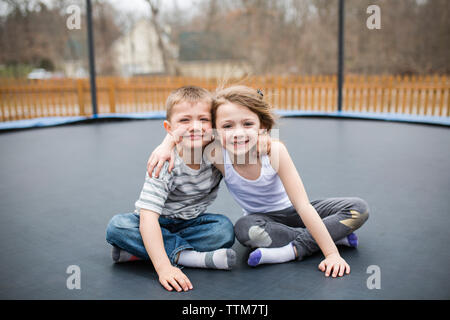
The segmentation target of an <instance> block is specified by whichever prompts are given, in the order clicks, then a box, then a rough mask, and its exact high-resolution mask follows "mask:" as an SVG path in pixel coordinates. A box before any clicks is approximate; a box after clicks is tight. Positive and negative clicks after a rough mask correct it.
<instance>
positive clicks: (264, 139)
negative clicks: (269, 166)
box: [256, 130, 272, 155]
mask: <svg viewBox="0 0 450 320" xmlns="http://www.w3.org/2000/svg"><path fill="white" fill-rule="evenodd" d="M271 143H272V140H271V137H270V135H269V133H268V132H267V131H266V130H263V131H262V132H260V134H259V135H258V144H257V149H256V151H257V153H258V154H268V155H270V149H271V146H272V144H271Z"/></svg>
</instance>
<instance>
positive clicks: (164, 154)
mask: <svg viewBox="0 0 450 320" xmlns="http://www.w3.org/2000/svg"><path fill="white" fill-rule="evenodd" d="M166 161H169V168H168V171H169V172H171V171H172V169H173V167H174V163H175V154H174V149H173V148H168V147H167V146H165V145H164V144H160V145H159V146H157V147H156V149H155V150H153V152H152V154H151V155H150V158H149V159H148V162H147V172H148V176H149V177H150V178H151V177H152V173H153V169H154V168H155V167H156V171H155V178H158V177H159V172H160V171H161V168H162V166H163V165H164V162H166Z"/></svg>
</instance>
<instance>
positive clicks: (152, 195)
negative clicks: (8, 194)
mask: <svg viewBox="0 0 450 320" xmlns="http://www.w3.org/2000/svg"><path fill="white" fill-rule="evenodd" d="M211 103H212V97H211V94H210V93H209V92H208V91H207V90H205V89H203V88H199V87H195V86H186V87H182V88H179V89H177V90H175V91H173V92H172V93H171V94H170V95H169V97H168V98H167V101H166V109H167V116H166V120H165V121H164V128H165V129H166V131H167V132H168V134H169V135H170V136H171V137H172V138H173V139H174V141H177V144H176V150H175V167H174V169H173V170H172V171H171V172H170V173H169V172H168V170H167V168H168V163H166V164H165V165H164V167H163V168H162V170H161V172H160V174H159V177H158V178H155V177H152V178H150V177H149V175H148V173H146V178H145V183H144V187H143V189H142V191H141V194H140V197H139V199H138V201H136V203H135V206H136V211H135V213H128V214H119V215H116V216H114V217H113V218H112V219H111V221H110V223H109V225H108V228H107V232H106V240H107V241H108V242H109V243H110V244H111V245H113V250H112V256H113V260H114V261H116V262H125V261H132V260H136V259H150V260H151V261H152V263H153V265H154V267H155V270H156V272H157V273H158V276H159V282H160V283H161V285H162V286H163V287H164V288H166V289H167V290H169V291H171V290H172V287H173V288H175V289H176V290H177V291H181V290H184V291H187V290H189V289H192V288H193V287H192V284H191V282H190V281H189V279H188V278H187V277H186V275H185V274H184V273H183V272H182V271H181V270H180V269H179V268H178V266H179V265H181V266H186V267H200V268H214V269H224V270H230V269H231V268H232V267H233V266H234V264H235V261H236V253H235V252H234V251H233V250H232V249H226V248H231V246H232V245H233V243H234V229H233V224H232V222H231V221H230V220H229V219H228V218H227V217H225V216H223V215H219V214H207V213H205V211H206V208H207V206H208V205H209V204H210V203H211V202H212V201H213V200H214V199H215V198H216V196H217V191H218V188H219V183H220V180H221V179H222V175H221V173H220V172H219V171H218V170H217V169H216V168H214V167H213V166H212V165H211V164H210V163H207V162H205V161H204V160H203V156H202V155H203V149H204V147H205V146H206V145H207V144H208V143H209V142H210V140H211V138H210V137H209V135H210V133H211V131H212V124H211Z"/></svg>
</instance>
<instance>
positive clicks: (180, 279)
mask: <svg viewBox="0 0 450 320" xmlns="http://www.w3.org/2000/svg"><path fill="white" fill-rule="evenodd" d="M158 276H159V282H160V283H161V284H162V286H163V287H164V288H166V289H167V290H168V291H172V288H174V289H175V290H177V291H178V292H180V291H181V290H183V291H188V290H191V289H193V286H192V284H191V281H190V280H189V278H188V277H187V276H186V275H185V274H184V273H183V272H182V271H181V270H180V269H179V268H177V267H174V266H171V265H170V266H167V267H165V268H164V269H161V270H160V271H159V272H158Z"/></svg>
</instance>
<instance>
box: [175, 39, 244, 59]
mask: <svg viewBox="0 0 450 320" xmlns="http://www.w3.org/2000/svg"><path fill="white" fill-rule="evenodd" d="M178 43H179V60H180V61H194V60H232V59H235V58H236V57H235V55H234V54H233V50H232V48H233V46H232V45H231V44H230V43H229V41H226V40H225V39H223V37H221V36H220V34H218V33H215V32H182V33H181V34H180V35H179V42H178Z"/></svg>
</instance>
